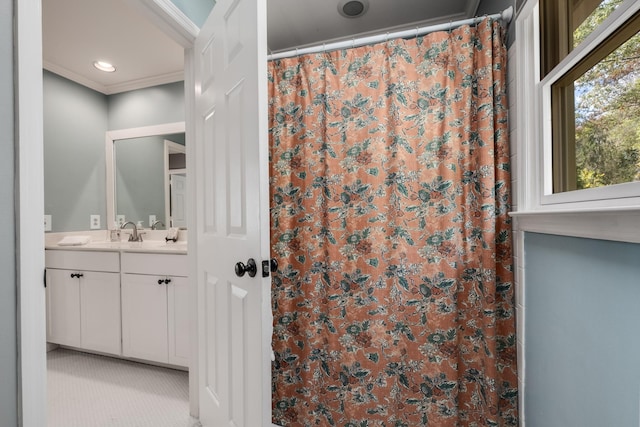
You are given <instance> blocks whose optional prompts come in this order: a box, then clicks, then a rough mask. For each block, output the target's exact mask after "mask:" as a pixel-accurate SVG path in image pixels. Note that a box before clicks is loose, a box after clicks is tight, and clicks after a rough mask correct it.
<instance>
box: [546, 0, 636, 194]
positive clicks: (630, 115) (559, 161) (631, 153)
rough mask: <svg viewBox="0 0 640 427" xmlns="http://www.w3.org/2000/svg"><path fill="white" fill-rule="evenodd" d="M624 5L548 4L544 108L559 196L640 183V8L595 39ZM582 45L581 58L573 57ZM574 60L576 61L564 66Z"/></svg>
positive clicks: (617, 0) (607, 0)
mask: <svg viewBox="0 0 640 427" xmlns="http://www.w3.org/2000/svg"><path fill="white" fill-rule="evenodd" d="M623 3H625V2H624V1H623V0H602V1H599V0H598V1H596V0H561V1H557V0H542V1H541V4H540V29H541V34H540V40H541V46H542V50H541V52H542V53H541V58H540V65H541V70H540V71H541V75H542V76H543V78H544V77H545V76H549V77H548V78H547V80H550V81H551V83H550V89H549V90H550V97H549V100H550V105H548V106H545V105H543V108H546V109H550V118H551V159H552V171H551V172H552V173H551V175H552V181H553V182H552V189H553V190H552V192H553V193H563V192H568V191H574V190H582V189H590V188H597V187H606V186H610V185H615V184H622V183H628V182H633V181H638V180H640V80H639V77H640V33H639V30H640V12H636V13H635V15H633V14H632V15H630V17H629V18H628V19H626V20H624V21H622V23H621V24H619V25H618V26H617V27H616V28H614V29H613V31H609V34H608V35H606V37H602V40H601V41H599V42H598V43H594V42H593V39H594V38H595V37H596V36H598V35H599V34H603V33H604V30H605V29H607V28H608V27H609V25H608V24H610V20H607V18H609V17H610V16H611V15H612V14H613V13H614V12H615V11H616V9H617V8H618V7H619V6H620V5H621V4H623ZM626 4H630V2H628V1H627V2H626ZM603 27H607V28H603ZM592 34H594V36H593V37H591V38H590V37H589V36H590V35H592ZM588 39H590V41H591V43H590V44H589V45H588V46H587V47H584V46H583V47H581V44H583V43H585V42H586V41H587V40H588ZM578 48H580V49H581V52H579V53H580V55H573V56H572V57H571V58H569V56H570V54H571V52H572V51H573V50H577V49H578ZM576 57H579V59H578V60H577V61H576V60H575V58H576ZM569 60H574V61H573V62H575V64H573V65H571V64H570V68H569V69H568V70H567V71H564V68H566V67H563V65H566V63H567V62H569ZM558 70H561V71H558Z"/></svg>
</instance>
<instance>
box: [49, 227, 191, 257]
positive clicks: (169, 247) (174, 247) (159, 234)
mask: <svg viewBox="0 0 640 427" xmlns="http://www.w3.org/2000/svg"><path fill="white" fill-rule="evenodd" d="M145 231H147V234H148V235H149V236H148V237H149V239H148V240H143V241H142V242H129V241H127V238H128V235H127V234H124V233H123V235H122V240H121V241H119V242H111V241H109V240H107V239H106V231H104V230H101V232H71V233H47V234H45V245H44V247H45V249H49V250H65V251H109V252H146V253H163V254H183V255H184V254H186V253H187V241H186V240H180V237H186V235H185V236H179V238H178V241H177V242H172V241H169V242H167V241H165V240H164V235H165V234H166V231H160V230H158V231H152V232H148V231H149V230H145ZM68 235H87V236H90V237H91V241H90V242H89V243H87V244H84V245H77V246H59V245H58V242H59V241H60V240H62V238H63V237H64V236H68ZM144 237H145V236H144V235H143V239H144Z"/></svg>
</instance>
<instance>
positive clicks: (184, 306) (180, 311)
mask: <svg viewBox="0 0 640 427" xmlns="http://www.w3.org/2000/svg"><path fill="white" fill-rule="evenodd" d="M187 271H188V270H187V257H186V256H185V255H169V254H144V253H128V252H125V253H123V254H122V354H123V355H124V356H127V357H134V358H137V359H144V360H151V361H155V362H161V363H170V364H173V365H179V366H188V364H189V313H188V300H187V298H188V296H187V295H188V294H187V292H188V290H187V288H188V284H187Z"/></svg>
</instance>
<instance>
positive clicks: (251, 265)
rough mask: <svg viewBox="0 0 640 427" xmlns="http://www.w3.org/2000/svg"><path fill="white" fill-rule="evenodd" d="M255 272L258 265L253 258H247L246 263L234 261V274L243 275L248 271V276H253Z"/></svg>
mask: <svg viewBox="0 0 640 427" xmlns="http://www.w3.org/2000/svg"><path fill="white" fill-rule="evenodd" d="M257 272H258V266H257V265H256V260H255V259H253V258H249V260H248V261H247V264H246V265H245V264H244V263H243V262H237V263H236V276H238V277H242V276H244V273H248V274H249V277H254V276H255V275H256V273H257Z"/></svg>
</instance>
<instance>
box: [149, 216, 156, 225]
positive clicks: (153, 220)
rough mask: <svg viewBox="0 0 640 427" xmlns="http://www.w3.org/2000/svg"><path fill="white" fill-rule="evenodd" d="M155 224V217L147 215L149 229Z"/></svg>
mask: <svg viewBox="0 0 640 427" xmlns="http://www.w3.org/2000/svg"><path fill="white" fill-rule="evenodd" d="M154 222H156V216H155V215H149V227H151V226H153V223H154Z"/></svg>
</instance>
